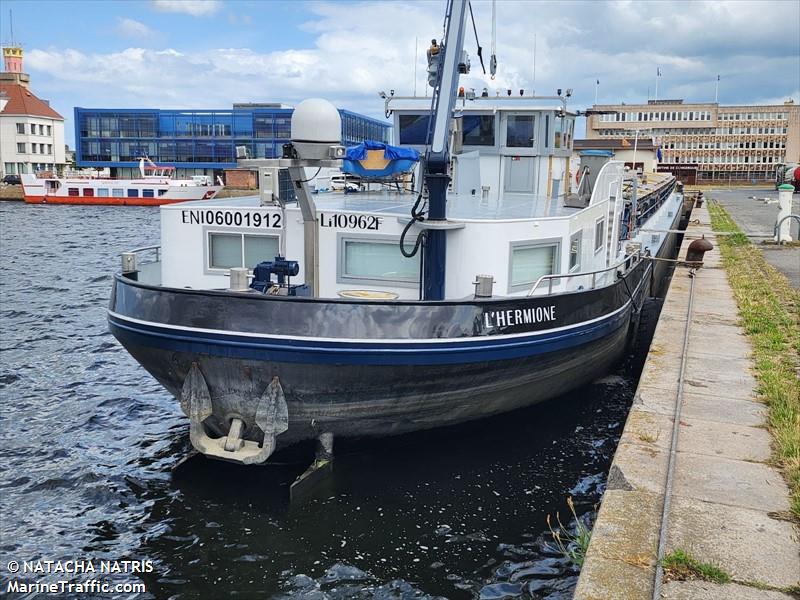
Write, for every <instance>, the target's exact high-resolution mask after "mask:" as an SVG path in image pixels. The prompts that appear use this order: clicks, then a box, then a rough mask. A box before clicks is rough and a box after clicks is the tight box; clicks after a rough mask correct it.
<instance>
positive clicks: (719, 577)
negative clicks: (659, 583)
mask: <svg viewBox="0 0 800 600" xmlns="http://www.w3.org/2000/svg"><path fill="white" fill-rule="evenodd" d="M661 565H662V566H663V567H664V570H665V571H666V572H667V577H668V578H669V579H677V580H679V581H689V580H691V579H702V580H703V581H713V582H714V583H730V581H731V576H730V575H728V574H727V573H726V572H725V571H723V570H722V569H720V568H719V567H717V566H715V565H712V564H711V563H704V562H701V561H699V560H697V559H696V558H694V557H693V556H690V555H689V554H687V553H686V552H684V551H683V550H675V551H674V552H670V553H669V554H667V555H666V556H665V557H664V559H663V560H662V561H661Z"/></svg>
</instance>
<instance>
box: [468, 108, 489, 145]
mask: <svg viewBox="0 0 800 600" xmlns="http://www.w3.org/2000/svg"><path fill="white" fill-rule="evenodd" d="M461 127H462V129H463V131H464V137H463V144H464V145H465V146H494V115H464V116H463V117H462V118H461Z"/></svg>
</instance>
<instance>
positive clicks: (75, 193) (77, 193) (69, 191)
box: [67, 188, 81, 196]
mask: <svg viewBox="0 0 800 600" xmlns="http://www.w3.org/2000/svg"><path fill="white" fill-rule="evenodd" d="M67 195H68V196H80V195H81V192H80V190H79V189H78V188H67Z"/></svg>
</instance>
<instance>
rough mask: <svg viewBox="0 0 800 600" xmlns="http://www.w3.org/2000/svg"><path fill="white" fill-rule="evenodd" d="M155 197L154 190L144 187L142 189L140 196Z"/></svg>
mask: <svg viewBox="0 0 800 600" xmlns="http://www.w3.org/2000/svg"><path fill="white" fill-rule="evenodd" d="M153 197H155V192H154V191H153V190H151V189H148V188H145V189H143V190H142V198H153Z"/></svg>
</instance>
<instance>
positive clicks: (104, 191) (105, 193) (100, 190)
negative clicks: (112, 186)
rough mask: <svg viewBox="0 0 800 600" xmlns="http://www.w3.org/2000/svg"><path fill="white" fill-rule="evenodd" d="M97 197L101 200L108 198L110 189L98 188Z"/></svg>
mask: <svg viewBox="0 0 800 600" xmlns="http://www.w3.org/2000/svg"><path fill="white" fill-rule="evenodd" d="M97 196H98V197H100V198H108V188H97Z"/></svg>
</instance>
